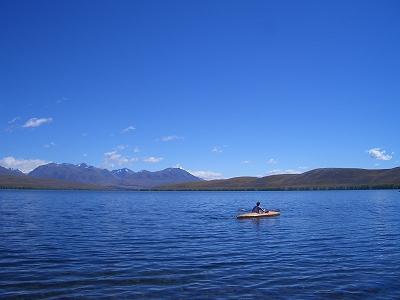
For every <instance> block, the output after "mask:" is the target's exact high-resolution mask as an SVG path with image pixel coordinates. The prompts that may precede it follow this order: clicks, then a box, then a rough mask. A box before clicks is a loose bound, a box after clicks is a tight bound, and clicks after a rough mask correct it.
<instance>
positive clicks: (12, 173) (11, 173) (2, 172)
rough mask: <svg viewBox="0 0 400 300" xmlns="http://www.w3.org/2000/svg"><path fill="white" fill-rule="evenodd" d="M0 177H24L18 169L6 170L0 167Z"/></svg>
mask: <svg viewBox="0 0 400 300" xmlns="http://www.w3.org/2000/svg"><path fill="white" fill-rule="evenodd" d="M0 175H9V176H21V175H24V173H22V172H21V171H20V170H18V169H8V168H4V167H2V166H0Z"/></svg>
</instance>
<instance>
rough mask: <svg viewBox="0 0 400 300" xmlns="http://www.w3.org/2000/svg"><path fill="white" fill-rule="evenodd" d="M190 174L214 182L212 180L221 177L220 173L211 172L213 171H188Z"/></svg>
mask: <svg viewBox="0 0 400 300" xmlns="http://www.w3.org/2000/svg"><path fill="white" fill-rule="evenodd" d="M188 172H189V173H190V174H192V175H194V176H196V177H200V178H202V179H205V180H214V179H222V178H223V176H222V174H221V173H218V172H213V171H200V170H198V171H188Z"/></svg>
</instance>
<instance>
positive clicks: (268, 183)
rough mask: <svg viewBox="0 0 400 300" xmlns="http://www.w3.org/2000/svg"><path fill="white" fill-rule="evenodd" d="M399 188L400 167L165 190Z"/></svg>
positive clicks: (317, 171) (226, 181)
mask: <svg viewBox="0 0 400 300" xmlns="http://www.w3.org/2000/svg"><path fill="white" fill-rule="evenodd" d="M370 188H371V189H374V188H400V167H397V168H393V169H381V170H377V169H375V170H367V169H351V168H325V169H315V170H311V171H308V172H305V173H302V174H282V175H270V176H266V177H236V178H230V179H220V180H211V181H202V182H191V183H181V184H173V185H168V186H164V187H161V189H164V190H314V189H370Z"/></svg>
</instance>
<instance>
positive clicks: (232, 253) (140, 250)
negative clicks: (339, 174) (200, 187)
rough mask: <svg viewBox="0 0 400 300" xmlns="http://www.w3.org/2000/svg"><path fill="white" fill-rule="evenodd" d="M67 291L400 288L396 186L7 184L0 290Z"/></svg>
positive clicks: (272, 294) (96, 294)
mask: <svg viewBox="0 0 400 300" xmlns="http://www.w3.org/2000/svg"><path fill="white" fill-rule="evenodd" d="M257 200H260V201H261V202H262V204H264V206H266V207H268V208H277V209H280V210H281V212H282V215H281V216H280V217H277V218H269V219H260V220H237V219H236V218H235V216H236V215H237V214H238V213H240V212H242V211H241V209H251V207H252V206H253V205H254V203H255V202H256V201H257ZM65 296H67V297H79V298H81V297H82V298H95V299H98V298H118V299H120V298H129V299H132V298H135V299H138V298H146V299H152V298H153V299H160V298H163V299H168V298H170V299H188V298H193V299H204V298H213V299H217V298H220V299H230V298H232V299H235V298H240V299H246V298H255V297H260V298H269V299H286V298H301V299H305V298H319V299H338V298H339V299H342V298H345V299H365V298H379V299H384V298H386V299H399V298H400V193H399V192H397V191H326V192H154V193H153V192H78V191H0V297H4V298H7V297H10V298H11V297H16V298H18V297H21V298H27V299H32V298H54V299H56V298H60V297H65Z"/></svg>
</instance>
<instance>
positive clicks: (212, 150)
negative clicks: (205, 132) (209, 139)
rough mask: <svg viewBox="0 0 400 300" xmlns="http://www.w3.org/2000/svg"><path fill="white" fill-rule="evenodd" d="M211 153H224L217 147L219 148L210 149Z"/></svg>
mask: <svg viewBox="0 0 400 300" xmlns="http://www.w3.org/2000/svg"><path fill="white" fill-rule="evenodd" d="M211 152H214V153H222V152H224V150H222V148H221V147H219V146H214V147H213V148H212V149H211Z"/></svg>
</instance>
